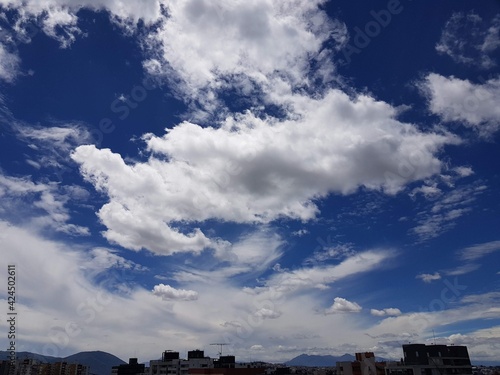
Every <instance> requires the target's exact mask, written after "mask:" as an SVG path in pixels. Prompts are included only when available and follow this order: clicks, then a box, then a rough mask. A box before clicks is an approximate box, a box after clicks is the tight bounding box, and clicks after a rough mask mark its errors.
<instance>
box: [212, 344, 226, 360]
mask: <svg viewBox="0 0 500 375" xmlns="http://www.w3.org/2000/svg"><path fill="white" fill-rule="evenodd" d="M210 345H218V346H219V347H220V349H219V353H218V354H219V357H220V356H222V347H223V346H224V345H229V344H227V343H222V342H216V343H213V344H210Z"/></svg>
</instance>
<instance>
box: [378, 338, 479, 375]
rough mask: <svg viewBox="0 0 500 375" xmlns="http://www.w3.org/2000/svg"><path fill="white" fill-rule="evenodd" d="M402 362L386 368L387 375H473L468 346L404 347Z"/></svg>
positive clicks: (416, 345)
mask: <svg viewBox="0 0 500 375" xmlns="http://www.w3.org/2000/svg"><path fill="white" fill-rule="evenodd" d="M403 356H404V357H403V358H402V361H401V362H397V363H394V364H390V365H388V366H387V367H386V370H385V372H386V375H469V374H472V366H471V363H470V358H469V352H468V351H467V347H466V346H453V345H451V346H448V345H425V344H407V345H403Z"/></svg>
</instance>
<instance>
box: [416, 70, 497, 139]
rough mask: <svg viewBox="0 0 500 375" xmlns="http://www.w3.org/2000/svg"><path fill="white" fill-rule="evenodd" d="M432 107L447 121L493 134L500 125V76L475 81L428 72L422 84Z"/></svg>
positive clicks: (481, 132)
mask: <svg viewBox="0 0 500 375" xmlns="http://www.w3.org/2000/svg"><path fill="white" fill-rule="evenodd" d="M420 87H421V89H422V91H423V93H424V94H425V95H426V97H427V99H428V101H429V110H430V111H431V112H432V113H433V114H436V115H438V116H439V117H440V118H441V119H442V120H443V121H446V122H453V121H457V122H460V123H461V124H463V125H464V126H466V127H468V128H471V129H473V130H474V131H476V132H477V133H478V134H479V135H480V136H483V137H489V136H492V135H493V134H494V133H496V132H497V131H498V129H499V128H500V108H499V106H498V103H499V102H500V79H499V78H491V79H489V80H487V81H484V82H483V83H477V84H476V83H473V82H471V81H469V80H464V79H460V78H456V77H453V76H451V77H444V76H442V75H439V74H436V73H431V74H428V75H427V76H426V77H425V79H424V81H423V82H422V83H421V85H420Z"/></svg>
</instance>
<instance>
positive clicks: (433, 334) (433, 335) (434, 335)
mask: <svg viewBox="0 0 500 375" xmlns="http://www.w3.org/2000/svg"><path fill="white" fill-rule="evenodd" d="M432 337H434V343H433V344H434V345H436V334H435V333H434V330H432Z"/></svg>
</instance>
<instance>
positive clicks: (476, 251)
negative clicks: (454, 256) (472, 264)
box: [458, 241, 500, 261]
mask: <svg viewBox="0 0 500 375" xmlns="http://www.w3.org/2000/svg"><path fill="white" fill-rule="evenodd" d="M496 251H500V241H491V242H485V243H480V244H476V245H472V246H468V247H466V248H464V249H462V250H460V251H459V252H458V254H459V256H460V258H461V259H462V260H465V261H473V260H478V259H481V258H483V257H485V256H487V255H489V254H491V253H494V252H496Z"/></svg>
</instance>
